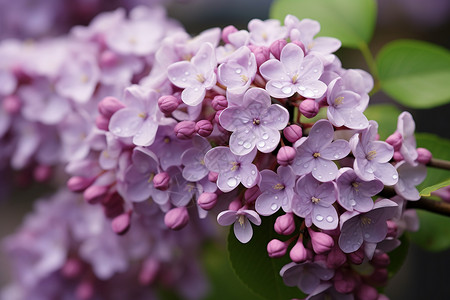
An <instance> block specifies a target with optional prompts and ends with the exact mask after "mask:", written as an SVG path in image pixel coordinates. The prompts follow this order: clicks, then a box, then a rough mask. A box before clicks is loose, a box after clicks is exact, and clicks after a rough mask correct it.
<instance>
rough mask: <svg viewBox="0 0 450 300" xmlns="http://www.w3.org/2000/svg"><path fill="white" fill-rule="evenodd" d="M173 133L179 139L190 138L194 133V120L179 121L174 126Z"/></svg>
mask: <svg viewBox="0 0 450 300" xmlns="http://www.w3.org/2000/svg"><path fill="white" fill-rule="evenodd" d="M174 131H175V135H176V136H177V138H179V139H180V140H188V139H191V138H192V137H193V136H194V134H195V122H194V121H181V122H180V123H178V124H177V125H175V128H174Z"/></svg>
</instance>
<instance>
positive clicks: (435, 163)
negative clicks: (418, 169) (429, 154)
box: [427, 158, 450, 170]
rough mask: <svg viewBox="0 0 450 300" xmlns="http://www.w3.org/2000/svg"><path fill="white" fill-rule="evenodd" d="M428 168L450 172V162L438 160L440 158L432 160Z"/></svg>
mask: <svg viewBox="0 0 450 300" xmlns="http://www.w3.org/2000/svg"><path fill="white" fill-rule="evenodd" d="M427 166H430V167H433V168H438V169H444V170H450V161H448V160H443V159H438V158H432V159H431V160H430V162H429V163H428V164H427Z"/></svg>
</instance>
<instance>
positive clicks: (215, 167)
mask: <svg viewBox="0 0 450 300" xmlns="http://www.w3.org/2000/svg"><path fill="white" fill-rule="evenodd" d="M255 156H256V149H254V150H253V151H251V152H250V153H248V154H245V155H236V154H233V152H231V150H230V148H228V147H222V146H219V147H215V148H213V149H211V150H209V151H208V152H207V153H206V155H205V165H206V167H207V168H208V169H209V170H210V171H213V172H216V173H218V174H219V177H218V178H217V187H218V188H219V189H220V190H221V191H222V192H225V193H226V192H230V191H232V190H234V189H235V188H236V187H237V186H238V185H239V183H240V182H241V183H242V184H243V185H244V186H245V187H246V188H250V187H252V186H255V185H256V183H257V179H258V178H259V172H258V168H257V167H256V166H255V165H254V164H252V161H253V159H254V158H255Z"/></svg>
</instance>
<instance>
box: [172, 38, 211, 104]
mask: <svg viewBox="0 0 450 300" xmlns="http://www.w3.org/2000/svg"><path fill="white" fill-rule="evenodd" d="M215 67H216V57H215V54H214V48H213V46H212V45H211V44H209V43H204V44H203V45H202V46H201V47H200V49H199V50H198V52H197V54H196V55H195V56H194V57H193V58H192V60H191V61H190V62H189V61H180V62H176V63H174V64H171V65H170V66H169V68H168V69H167V75H168V77H169V80H170V81H171V82H172V83H173V84H174V85H176V86H178V87H180V88H183V89H184V90H183V92H182V93H181V100H183V102H184V103H186V104H187V105H191V106H196V105H198V104H200V103H201V102H202V101H203V98H204V97H205V93H206V90H210V89H211V88H212V87H213V86H214V85H215V84H216V74H215V73H214V68H215Z"/></svg>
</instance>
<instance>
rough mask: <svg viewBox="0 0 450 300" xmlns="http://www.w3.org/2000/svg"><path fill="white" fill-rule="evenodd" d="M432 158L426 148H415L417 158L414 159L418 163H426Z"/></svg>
mask: <svg viewBox="0 0 450 300" xmlns="http://www.w3.org/2000/svg"><path fill="white" fill-rule="evenodd" d="M432 158H433V155H432V154H431V152H430V151H429V150H428V149H425V148H417V159H416V161H417V162H418V163H420V164H424V165H426V164H428V163H429V162H430V160H431V159H432Z"/></svg>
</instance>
